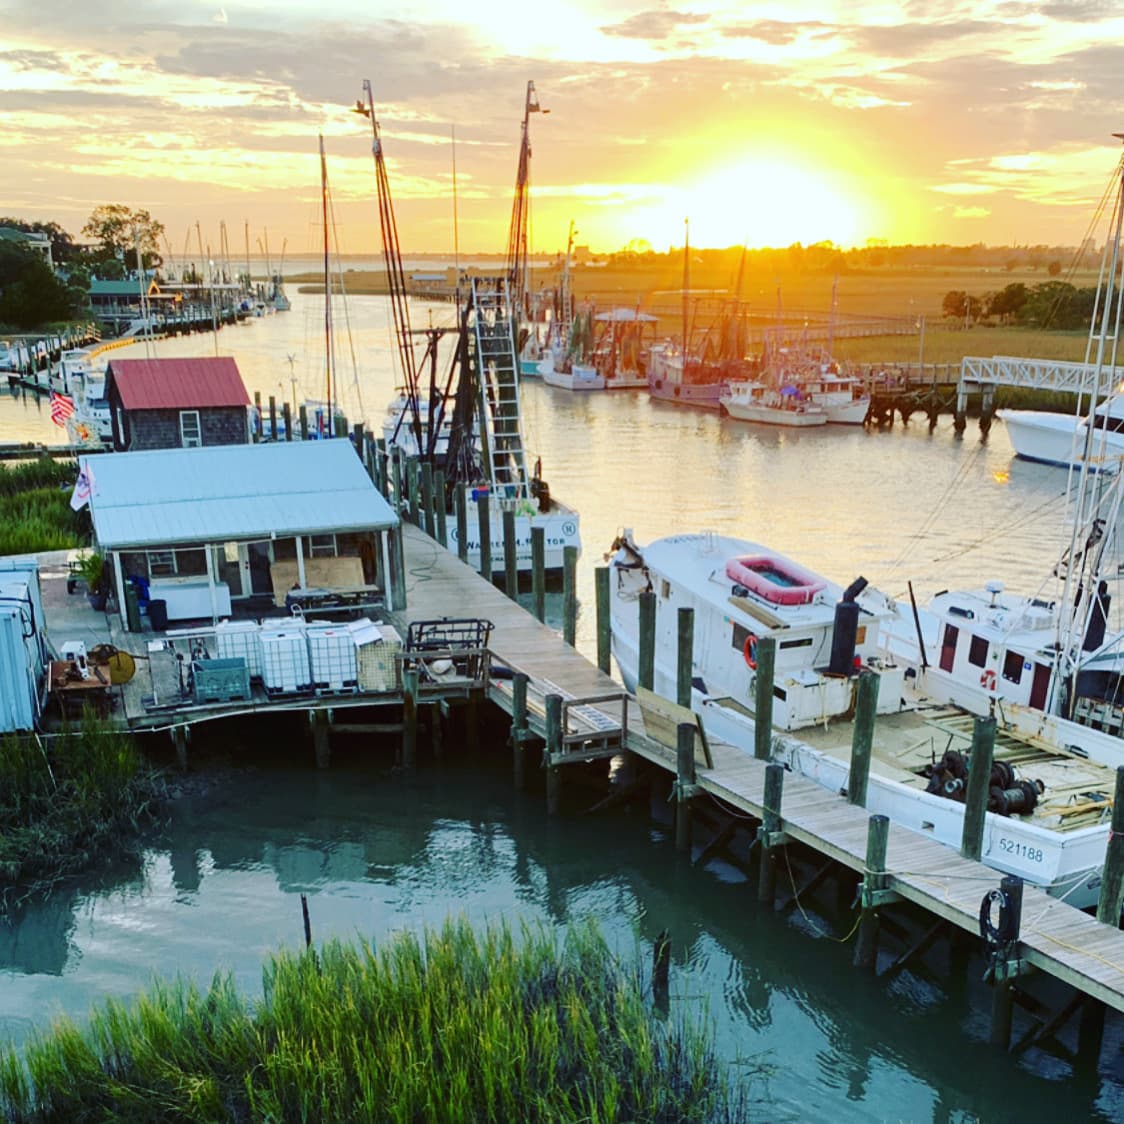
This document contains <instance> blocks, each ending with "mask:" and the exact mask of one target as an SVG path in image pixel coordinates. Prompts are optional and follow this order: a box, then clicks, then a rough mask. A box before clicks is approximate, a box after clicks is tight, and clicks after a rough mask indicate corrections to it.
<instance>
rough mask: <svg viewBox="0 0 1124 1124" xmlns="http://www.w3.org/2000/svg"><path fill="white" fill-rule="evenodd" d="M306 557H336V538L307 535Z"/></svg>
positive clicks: (333, 536) (332, 536)
mask: <svg viewBox="0 0 1124 1124" xmlns="http://www.w3.org/2000/svg"><path fill="white" fill-rule="evenodd" d="M308 556H309V558H335V556H336V536H335V535H309V536H308Z"/></svg>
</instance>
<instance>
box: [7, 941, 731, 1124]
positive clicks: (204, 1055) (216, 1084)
mask: <svg viewBox="0 0 1124 1124" xmlns="http://www.w3.org/2000/svg"><path fill="white" fill-rule="evenodd" d="M25 1063H26V1068H25ZM0 1111H2V1112H3V1113H6V1114H7V1115H8V1116H9V1117H10V1118H11V1119H13V1120H17V1121H25V1120H45V1119H52V1120H80V1119H85V1120H92V1119H98V1120H105V1119H113V1120H154V1119H191V1120H276V1121H280V1120H317V1121H320V1120H323V1121H334V1120H348V1121H368V1120H369V1121H395V1122H407V1121H410V1122H412V1121H441V1122H442V1124H459V1122H464V1124H478V1122H490V1121H494V1122H497V1124H498V1122H503V1124H507V1122H517V1121H518V1122H522V1121H528V1122H543V1124H545V1122H547V1121H549V1122H557V1121H589V1122H600V1124H612V1122H614V1121H620V1122H622V1124H623V1122H625V1121H636V1122H639V1121H647V1122H653V1124H655V1122H667V1124H673V1122H680V1121H732V1120H743V1119H745V1115H744V1112H745V1104H744V1101H743V1100H742V1099H741V1098H740V1096H739V1095H737V1094H734V1093H732V1092H731V1091H730V1088H729V1085H728V1084H727V1081H726V1078H725V1073H724V1069H723V1068H722V1066H721V1064H720V1063H719V1061H718V1060H717V1058H716V1056H715V1054H714V1051H713V1048H712V1046H711V1044H710V1040H709V1037H708V1035H707V1033H706V1032H705V1031H704V1030H703V1029H701V1028H699V1027H698V1026H697V1025H693V1024H692V1025H688V1024H687V1023H686V1022H683V1021H679V1020H676V1019H674V1018H673V1019H671V1020H669V1021H667V1022H664V1021H661V1020H660V1019H659V1018H658V1017H657V1016H656V1015H655V1014H653V1012H652V1010H651V1007H650V1005H649V1004H648V1003H647V1002H646V1001H645V996H644V994H643V988H642V985H641V982H640V980H639V973H638V970H637V969H632V970H629V969H626V968H625V967H624V966H623V965H622V964H621V963H620V962H619V961H618V960H617V959H616V958H615V957H614V955H613V954H612V953H611V951H610V950H609V948H608V946H607V945H606V943H605V941H604V939H603V938H602V937H601V935H600V934H599V933H598V931H597V930H596V928H595V927H593V926H592V925H588V924H587V925H584V926H579V927H576V928H575V929H572V930H571V931H570V932H569V933H568V934H567V935H566V936H565V938H564V939H560V938H558V937H557V936H555V935H554V934H553V933H551V932H550V931H549V930H546V929H544V928H543V927H524V928H523V929H522V930H521V932H520V933H519V934H518V936H516V935H513V934H512V932H511V931H510V929H509V928H508V927H507V926H506V925H504V926H491V927H489V928H487V929H486V930H484V931H483V932H482V933H480V934H477V933H476V932H474V931H473V929H472V927H471V926H470V925H469V924H468V922H467V921H465V920H463V919H461V920H457V921H449V922H447V923H446V924H445V926H444V928H443V929H442V930H441V931H440V932H436V931H432V930H430V931H427V932H426V933H425V934H424V935H423V936H422V937H421V938H418V937H416V936H414V935H412V934H401V935H398V936H397V937H395V938H392V939H391V940H389V941H388V942H387V943H386V944H385V945H384V946H383V947H381V948H379V949H377V950H376V949H375V948H373V947H371V946H370V945H369V944H367V943H365V942H362V943H359V944H357V945H356V944H344V943H340V942H336V941H333V942H331V943H330V944H328V945H326V946H325V947H324V948H323V949H322V950H321V952H320V953H319V954H316V953H315V952H312V951H308V952H302V953H292V952H282V953H278V954H276V955H274V956H272V957H271V958H270V959H269V960H268V961H267V963H266V965H265V967H264V997H263V999H262V1000H261V1001H260V1002H259V1003H256V1004H254V1003H250V1002H248V1001H247V1000H246V999H245V998H244V997H243V996H241V995H239V994H238V992H237V991H236V990H235V988H234V986H233V983H232V981H231V979H230V977H229V976H223V975H218V976H216V977H215V979H214V981H213V982H212V983H211V986H210V988H208V989H207V990H206V991H205V992H202V991H200V990H198V989H197V988H196V987H195V986H194V985H192V984H189V983H185V982H183V981H177V982H175V983H171V984H165V983H156V984H154V985H153V986H152V987H151V988H150V989H149V991H148V992H147V993H146V994H144V995H143V996H142V997H141V998H140V999H139V1001H138V1002H137V1003H136V1004H135V1006H133V1007H126V1006H125V1005H124V1004H122V1003H121V1002H118V1001H113V1000H111V1001H108V1002H107V1003H105V1004H104V1005H103V1006H101V1007H100V1008H98V1009H97V1010H96V1011H95V1013H94V1014H93V1016H92V1018H91V1020H90V1024H89V1026H88V1028H87V1029H86V1030H79V1029H77V1028H76V1027H75V1026H74V1025H73V1024H72V1023H69V1022H62V1023H58V1024H56V1025H55V1027H54V1028H53V1029H52V1030H51V1031H50V1032H49V1033H47V1034H45V1035H44V1036H42V1037H40V1038H38V1039H36V1040H35V1041H33V1042H32V1043H31V1044H30V1045H29V1046H28V1047H27V1049H26V1056H25V1058H24V1059H23V1060H21V1058H20V1057H19V1056H18V1055H17V1054H16V1052H15V1051H14V1050H9V1051H8V1052H7V1053H6V1054H5V1055H4V1056H3V1057H2V1058H0Z"/></svg>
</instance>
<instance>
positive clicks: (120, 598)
mask: <svg viewBox="0 0 1124 1124" xmlns="http://www.w3.org/2000/svg"><path fill="white" fill-rule="evenodd" d="M109 556H110V558H112V559H113V585H114V588H115V589H116V590H117V613H118V615H119V616H120V617H121V627H122V628H124V629H128V627H129V618H128V617H127V616H126V615H125V573H124V571H123V570H122V569H121V552H120V551H119V550H111V551H110V552H109Z"/></svg>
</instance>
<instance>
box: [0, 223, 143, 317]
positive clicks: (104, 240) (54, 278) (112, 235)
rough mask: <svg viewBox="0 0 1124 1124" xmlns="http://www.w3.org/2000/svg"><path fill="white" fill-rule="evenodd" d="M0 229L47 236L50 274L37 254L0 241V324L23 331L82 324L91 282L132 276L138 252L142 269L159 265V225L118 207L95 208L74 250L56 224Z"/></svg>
mask: <svg viewBox="0 0 1124 1124" xmlns="http://www.w3.org/2000/svg"><path fill="white" fill-rule="evenodd" d="M0 227H9V228H11V229H14V230H20V231H23V232H24V233H28V234H46V235H47V237H48V239H49V240H50V243H51V259H52V262H53V264H54V269H52V268H51V266H50V265H48V264H47V261H46V259H45V258H44V257H43V255H42V254H40V253H39V252H38V251H37V250H35V249H33V248H31V247H29V246H27V245H25V244H23V243H20V242H13V241H7V240H2V241H0V324H3V325H8V326H9V327H11V328H15V329H19V330H28V329H32V328H37V327H40V326H41V325H44V324H50V323H55V322H59V321H65V320H71V319H75V318H81V317H82V316H84V315H86V314H87V313H88V309H89V291H90V282H91V280H93V279H94V278H99V279H102V280H120V279H121V278H124V277H126V276H128V275H129V274H130V273H135V272H136V269H137V251H138V247H139V251H140V259H141V262H142V263H143V266H144V268H145V269H155V268H157V267H158V266H159V265H161V264H162V259H161V257H160V254H159V251H158V245H159V239H160V237H161V236H162V235H163V233H164V225H163V223H161V222H158V221H157V220H155V219H153V218H152V216H151V215H150V214H149V213H148V211H146V210H134V209H132V208H130V207H126V206H124V205H123V204H120V203H107V204H103V205H102V206H99V207H95V208H94V210H93V212H92V213H91V215H90V217H89V219H88V220H87V222H86V225H85V226H83V227H82V234H83V235H84V236H85V237H87V238H88V239H90V241H89V242H88V243H85V244H79V243H77V242H76V241H75V240H74V238H73V237H72V236H71V235H70V234H69V233H68V232H67V231H66V230H64V229H63V228H62V227H61V226H59V224H58V223H55V222H29V221H26V220H24V219H19V218H11V217H6V216H5V217H0Z"/></svg>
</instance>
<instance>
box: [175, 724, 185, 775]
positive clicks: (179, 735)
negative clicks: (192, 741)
mask: <svg viewBox="0 0 1124 1124" xmlns="http://www.w3.org/2000/svg"><path fill="white" fill-rule="evenodd" d="M172 741H173V742H175V746H176V764H177V765H179V767H180V768H181V769H182V770H184V771H186V770H187V727H186V726H184V725H178V726H173V727H172Z"/></svg>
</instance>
